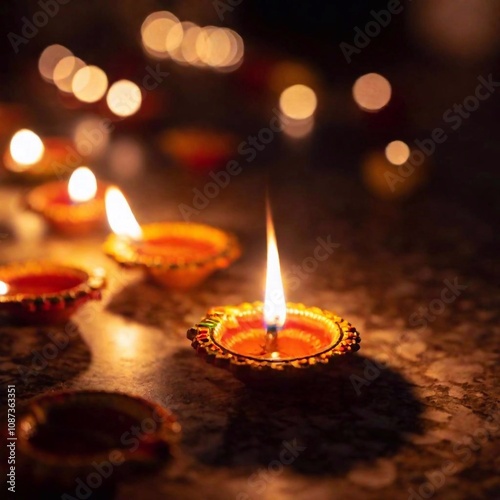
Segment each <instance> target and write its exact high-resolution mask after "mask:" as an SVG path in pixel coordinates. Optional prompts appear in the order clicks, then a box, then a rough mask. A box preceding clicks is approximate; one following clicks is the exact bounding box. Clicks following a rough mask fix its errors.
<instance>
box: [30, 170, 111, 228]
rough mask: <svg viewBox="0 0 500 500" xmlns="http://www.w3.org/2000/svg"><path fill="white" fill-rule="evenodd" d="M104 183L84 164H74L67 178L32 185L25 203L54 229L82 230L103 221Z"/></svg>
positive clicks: (99, 224) (100, 223)
mask: <svg viewBox="0 0 500 500" xmlns="http://www.w3.org/2000/svg"><path fill="white" fill-rule="evenodd" d="M105 192H106V185H105V184H103V183H98V182H97V180H96V178H95V175H94V174H93V173H92V171H91V170H90V169H89V168H87V167H79V168H77V169H76V170H75V171H74V172H73V174H72V175H71V177H70V179H69V182H66V181H57V182H49V183H46V184H43V185H41V186H39V187H37V188H35V189H33V190H32V191H31V192H30V193H28V196H27V198H26V204H27V205H28V207H29V208H30V209H31V210H33V211H34V212H36V213H38V214H40V215H42V216H43V217H44V218H45V219H46V221H47V222H48V223H49V224H50V225H51V226H52V227H53V228H54V229H56V230H57V231H59V232H61V233H65V234H71V235H73V234H84V233H89V232H90V231H92V230H93V229H96V228H97V227H99V226H102V225H103V224H104V221H105V219H106V217H105V208H104V193H105Z"/></svg>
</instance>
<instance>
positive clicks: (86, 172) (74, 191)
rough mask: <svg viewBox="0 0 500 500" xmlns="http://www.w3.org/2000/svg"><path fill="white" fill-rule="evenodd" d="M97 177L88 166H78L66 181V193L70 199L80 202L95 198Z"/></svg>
mask: <svg viewBox="0 0 500 500" xmlns="http://www.w3.org/2000/svg"><path fill="white" fill-rule="evenodd" d="M96 193H97V179H96V178H95V175H94V174H93V173H92V170H90V168H88V167H78V168H77V169H76V170H75V171H74V172H73V174H72V175H71V177H70V178H69V182H68V194H69V197H70V199H71V201H73V202H75V203H81V202H85V201H90V200H92V199H94V198H95V195H96Z"/></svg>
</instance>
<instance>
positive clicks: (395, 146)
mask: <svg viewBox="0 0 500 500" xmlns="http://www.w3.org/2000/svg"><path fill="white" fill-rule="evenodd" d="M385 156H386V158H387V159H388V160H389V161H390V162H391V163H392V164H393V165H403V163H406V162H407V161H408V158H409V157H410V148H409V147H408V145H407V144H406V143H404V142H403V141H392V142H390V143H389V144H387V147H386V148H385Z"/></svg>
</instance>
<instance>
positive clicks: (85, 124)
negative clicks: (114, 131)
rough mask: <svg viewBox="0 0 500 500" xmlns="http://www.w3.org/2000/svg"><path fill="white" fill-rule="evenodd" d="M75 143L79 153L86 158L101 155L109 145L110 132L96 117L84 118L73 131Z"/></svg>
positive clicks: (100, 119)
mask: <svg viewBox="0 0 500 500" xmlns="http://www.w3.org/2000/svg"><path fill="white" fill-rule="evenodd" d="M72 136H73V142H74V144H75V146H76V149H77V150H78V152H79V153H80V154H81V155H82V156H85V157H86V158H95V157H98V156H99V155H101V154H102V153H103V152H104V151H105V150H106V148H107V147H108V144H109V136H110V131H109V128H108V127H106V126H104V125H103V120H102V118H100V117H98V116H96V115H87V116H84V117H82V118H81V119H80V120H79V121H78V122H77V123H76V125H75V128H74V130H73V134H72Z"/></svg>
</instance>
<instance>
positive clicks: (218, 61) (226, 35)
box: [186, 26, 244, 71]
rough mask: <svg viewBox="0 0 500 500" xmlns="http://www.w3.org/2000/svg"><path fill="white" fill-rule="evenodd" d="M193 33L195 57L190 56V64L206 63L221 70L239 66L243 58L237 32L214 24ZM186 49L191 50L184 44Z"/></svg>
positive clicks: (240, 40)
mask: <svg viewBox="0 0 500 500" xmlns="http://www.w3.org/2000/svg"><path fill="white" fill-rule="evenodd" d="M195 33H196V40H195V43H194V51H195V53H196V57H191V59H192V60H193V62H192V64H195V65H206V66H210V67H212V68H215V69H218V70H221V71H232V70H234V69H236V67H238V66H239V64H240V63H241V61H242V59H243V51H244V47H243V40H242V38H241V37H240V36H239V35H238V33H236V32H235V31H233V30H230V29H227V28H216V27H214V26H206V27H205V28H200V29H198V30H197V31H195V32H193V34H195ZM190 42H191V40H190ZM186 45H187V44H186ZM186 50H187V51H188V50H191V47H189V48H188V47H187V46H186ZM186 59H187V58H186Z"/></svg>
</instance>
